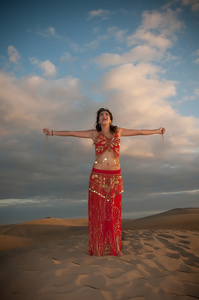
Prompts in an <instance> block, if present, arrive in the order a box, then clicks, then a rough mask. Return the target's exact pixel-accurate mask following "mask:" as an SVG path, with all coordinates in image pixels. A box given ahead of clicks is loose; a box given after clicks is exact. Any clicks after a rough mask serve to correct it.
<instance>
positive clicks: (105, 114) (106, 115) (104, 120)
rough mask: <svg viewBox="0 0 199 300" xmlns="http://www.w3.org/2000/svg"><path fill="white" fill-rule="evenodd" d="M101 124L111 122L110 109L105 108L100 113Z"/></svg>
mask: <svg viewBox="0 0 199 300" xmlns="http://www.w3.org/2000/svg"><path fill="white" fill-rule="evenodd" d="M98 123H99V124H100V125H103V124H111V118H110V115H109V113H108V111H105V110H103V111H102V112H101V113H100V115H99V122H98Z"/></svg>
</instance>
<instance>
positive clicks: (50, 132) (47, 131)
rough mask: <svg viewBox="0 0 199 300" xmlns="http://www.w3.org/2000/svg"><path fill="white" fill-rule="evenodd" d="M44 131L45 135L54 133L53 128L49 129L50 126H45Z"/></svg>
mask: <svg viewBox="0 0 199 300" xmlns="http://www.w3.org/2000/svg"><path fill="white" fill-rule="evenodd" d="M43 132H44V134H45V135H52V130H50V129H48V128H44V129H43Z"/></svg>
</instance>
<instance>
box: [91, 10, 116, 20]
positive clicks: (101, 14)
mask: <svg viewBox="0 0 199 300" xmlns="http://www.w3.org/2000/svg"><path fill="white" fill-rule="evenodd" d="M110 13H111V12H110V11H109V10H104V9H98V10H91V11H89V13H88V14H89V16H88V20H91V19H93V18H96V17H98V18H101V19H102V20H106V19H108V18H109V15H110Z"/></svg>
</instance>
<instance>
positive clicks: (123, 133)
mask: <svg viewBox="0 0 199 300" xmlns="http://www.w3.org/2000/svg"><path fill="white" fill-rule="evenodd" d="M119 131H120V135H121V136H133V135H151V134H164V133H165V131H166V129H165V128H164V127H160V128H159V129H152V130H147V129H141V130H137V129H125V128H120V129H119Z"/></svg>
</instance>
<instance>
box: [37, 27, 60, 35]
mask: <svg viewBox="0 0 199 300" xmlns="http://www.w3.org/2000/svg"><path fill="white" fill-rule="evenodd" d="M37 34H38V35H41V36H43V37H45V38H60V36H59V35H58V34H57V33H56V30H55V28H54V27H52V26H49V27H48V28H45V29H43V30H38V31H37Z"/></svg>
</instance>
